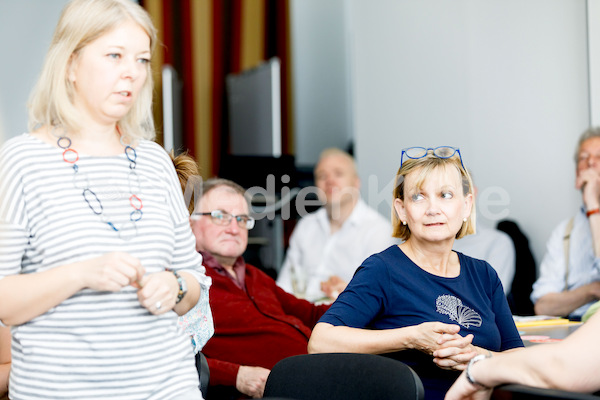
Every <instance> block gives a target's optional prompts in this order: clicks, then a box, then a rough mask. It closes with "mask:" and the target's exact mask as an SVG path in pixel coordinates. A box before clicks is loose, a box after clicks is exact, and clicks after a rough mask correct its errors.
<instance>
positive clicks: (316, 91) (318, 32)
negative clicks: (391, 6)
mask: <svg viewBox="0 0 600 400" xmlns="http://www.w3.org/2000/svg"><path fill="white" fill-rule="evenodd" d="M346 3H347V2H346V1H344V0H325V1H324V0H291V1H290V10H291V11H290V13H291V15H292V17H291V37H292V39H291V40H292V42H293V45H292V74H293V75H292V85H293V96H294V101H293V107H294V110H293V128H294V145H295V155H296V164H297V165H301V166H311V165H313V164H314V163H315V162H316V161H317V159H318V156H319V153H320V152H321V150H323V149H324V148H326V147H339V148H342V149H346V148H347V146H348V144H349V143H350V141H351V140H352V138H353V132H352V130H353V129H352V126H351V124H352V117H351V109H350V104H351V103H350V102H351V97H350V88H351V85H350V67H351V63H350V62H349V59H348V56H349V54H350V53H349V49H348V43H347V35H346V33H347V32H346V31H347V29H348V27H347V18H346V17H345V15H344V13H345V12H346V7H345V6H346Z"/></svg>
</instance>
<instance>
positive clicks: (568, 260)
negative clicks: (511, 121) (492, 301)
mask: <svg viewBox="0 0 600 400" xmlns="http://www.w3.org/2000/svg"><path fill="white" fill-rule="evenodd" d="M575 163H576V178H575V188H576V189H578V190H580V191H581V197H582V201H583V205H582V207H581V208H580V210H579V212H578V213H577V214H576V215H575V217H573V218H572V219H569V220H565V221H563V222H561V223H560V224H559V225H558V226H557V228H556V229H555V230H554V231H553V232H552V235H551V236H550V239H549V241H548V244H547V251H546V254H545V255H544V258H543V260H542V264H541V265H540V276H539V277H538V279H537V281H536V282H535V284H534V285H533V292H532V294H531V300H532V302H533V303H534V304H535V312H536V314H546V315H558V316H564V317H566V316H569V317H570V318H574V319H578V318H580V317H582V316H583V315H584V313H585V312H586V311H587V309H588V308H589V307H590V306H591V305H592V304H593V303H594V302H595V301H598V299H600V127H596V128H590V129H588V130H586V131H585V132H583V134H582V135H581V137H580V138H579V142H578V146H577V152H576V153H575Z"/></svg>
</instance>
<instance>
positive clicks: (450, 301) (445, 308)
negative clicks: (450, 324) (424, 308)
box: [435, 294, 481, 328]
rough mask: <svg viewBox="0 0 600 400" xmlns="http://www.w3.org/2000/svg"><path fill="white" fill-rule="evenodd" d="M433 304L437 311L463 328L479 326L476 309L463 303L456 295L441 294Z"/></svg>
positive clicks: (479, 318)
mask: <svg viewBox="0 0 600 400" xmlns="http://www.w3.org/2000/svg"><path fill="white" fill-rule="evenodd" d="M435 306H436V311H437V312H439V313H440V314H444V315H447V316H448V317H449V318H450V319H451V320H452V321H456V322H457V323H458V324H459V325H460V326H462V327H464V328H470V327H471V326H474V327H480V326H481V316H480V315H479V314H478V313H477V312H476V311H474V310H472V309H470V308H469V307H467V306H465V305H463V303H462V301H461V300H460V299H459V298H458V297H455V296H452V295H449V294H443V295H441V296H439V297H438V298H437V300H436V301H435Z"/></svg>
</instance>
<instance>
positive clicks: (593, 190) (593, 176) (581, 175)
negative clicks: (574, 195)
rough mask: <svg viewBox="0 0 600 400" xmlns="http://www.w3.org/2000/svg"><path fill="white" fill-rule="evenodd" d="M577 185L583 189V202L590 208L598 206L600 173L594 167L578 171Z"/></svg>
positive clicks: (579, 188)
mask: <svg viewBox="0 0 600 400" xmlns="http://www.w3.org/2000/svg"><path fill="white" fill-rule="evenodd" d="M575 187H576V188H577V189H578V190H581V192H582V193H581V194H582V197H583V203H584V204H585V206H586V208H587V209H588V210H591V209H594V208H597V207H598V199H599V198H600V174H599V173H598V172H597V171H596V170H595V169H594V168H587V169H584V170H582V171H578V173H577V178H576V179H575Z"/></svg>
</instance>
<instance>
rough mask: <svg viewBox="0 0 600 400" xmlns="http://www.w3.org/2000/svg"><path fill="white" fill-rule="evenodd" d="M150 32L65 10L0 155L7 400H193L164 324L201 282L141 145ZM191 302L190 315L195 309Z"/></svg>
mask: <svg viewBox="0 0 600 400" xmlns="http://www.w3.org/2000/svg"><path fill="white" fill-rule="evenodd" d="M155 44H156V30H155V28H154V26H153V24H152V21H151V19H150V16H149V15H148V13H147V12H146V11H145V10H144V9H143V8H142V7H141V6H140V5H139V4H137V3H136V2H133V1H130V0H72V1H70V2H69V3H68V4H67V6H66V7H65V8H64V10H63V12H62V14H61V17H60V20H59V21H58V25H57V27H56V30H55V32H54V36H53V38H52V42H51V44H50V48H49V50H48V53H47V56H46V59H45V61H44V66H43V69H42V73H41V75H40V78H39V80H38V83H37V85H36V87H35V89H34V91H33V93H32V96H31V99H30V114H29V115H30V121H29V125H30V126H29V128H30V132H28V133H24V134H22V135H20V136H16V137H14V138H12V139H10V140H8V141H7V142H6V144H5V145H4V146H3V147H2V149H1V150H0V176H1V177H2V180H1V181H0V193H1V194H2V196H0V299H2V300H1V301H0V322H1V323H0V325H9V326H11V333H12V365H11V371H10V382H9V392H10V397H11V399H40V398H61V399H160V400H165V399H201V398H202V395H201V393H200V390H199V387H198V386H199V379H198V373H197V370H196V366H195V360H194V352H193V347H192V343H191V342H190V338H189V336H188V335H187V334H186V333H185V332H184V329H182V328H181V327H180V326H179V325H178V317H179V316H180V315H184V314H186V313H188V311H189V310H190V309H192V307H196V306H198V305H199V304H200V305H205V309H207V308H208V287H209V285H210V279H208V278H207V277H206V275H205V274H204V268H203V267H202V258H201V256H200V255H199V254H197V253H196V251H195V248H194V238H193V235H192V232H191V230H190V227H189V223H188V214H187V211H186V209H185V207H184V205H183V199H182V195H181V190H180V188H179V183H178V181H177V176H176V174H175V169H174V168H173V165H172V163H171V161H170V159H169V156H168V154H167V153H166V152H165V150H164V149H163V148H162V147H161V146H160V145H158V144H156V143H154V142H153V141H152V139H153V138H154V134H155V132H154V124H153V121H152V107H151V106H152V88H153V85H152V74H151V69H150V58H151V55H152V50H153V48H154V46H155ZM199 299H200V301H199Z"/></svg>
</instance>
